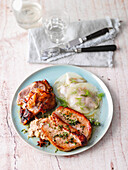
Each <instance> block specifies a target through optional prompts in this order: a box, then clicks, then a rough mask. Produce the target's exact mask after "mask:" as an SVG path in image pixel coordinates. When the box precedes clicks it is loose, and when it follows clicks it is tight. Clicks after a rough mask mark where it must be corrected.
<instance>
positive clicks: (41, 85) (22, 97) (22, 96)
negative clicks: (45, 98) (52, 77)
mask: <svg viewBox="0 0 128 170" xmlns="http://www.w3.org/2000/svg"><path fill="white" fill-rule="evenodd" d="M37 88H38V89H41V90H43V91H46V92H52V87H51V86H50V84H49V83H48V81H47V80H42V81H35V82H33V83H32V84H30V85H29V86H27V87H26V88H24V89H23V90H21V91H20V92H19V94H18V98H17V104H18V105H23V104H24V101H26V98H27V96H28V94H29V93H30V92H31V91H32V90H34V89H37Z"/></svg>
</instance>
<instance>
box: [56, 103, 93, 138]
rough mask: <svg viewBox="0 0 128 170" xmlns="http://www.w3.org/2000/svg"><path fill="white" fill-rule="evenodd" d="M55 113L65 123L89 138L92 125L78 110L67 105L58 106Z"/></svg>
mask: <svg viewBox="0 0 128 170" xmlns="http://www.w3.org/2000/svg"><path fill="white" fill-rule="evenodd" d="M55 113H56V114H57V115H58V116H59V117H60V118H61V119H62V120H63V121H64V122H66V123H68V124H70V125H71V126H72V127H73V128H76V129H77V130H78V131H79V132H80V133H82V134H84V135H85V136H86V138H87V140H89V139H90V137H91V133H92V127H91V123H90V121H89V120H88V119H87V118H86V117H85V116H84V115H83V114H82V113H80V112H77V111H75V110H73V109H70V108H68V107H62V106H60V107H58V108H57V109H56V110H55Z"/></svg>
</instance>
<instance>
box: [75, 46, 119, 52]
mask: <svg viewBox="0 0 128 170" xmlns="http://www.w3.org/2000/svg"><path fill="white" fill-rule="evenodd" d="M116 49H117V47H116V45H102V46H96V47H88V48H81V50H80V49H77V52H102V51H115V50H116Z"/></svg>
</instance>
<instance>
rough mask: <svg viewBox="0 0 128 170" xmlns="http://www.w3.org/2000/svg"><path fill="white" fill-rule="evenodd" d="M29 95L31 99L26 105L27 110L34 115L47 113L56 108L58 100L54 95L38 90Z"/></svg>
mask: <svg viewBox="0 0 128 170" xmlns="http://www.w3.org/2000/svg"><path fill="white" fill-rule="evenodd" d="M31 93H32V95H31ZM29 94H30V96H31V97H30V99H29V100H28V102H27V103H26V108H27V109H28V110H29V111H30V112H32V113H33V114H34V115H37V113H39V112H42V113H45V112H46V111H47V110H51V109H53V108H54V107H55V104H56V100H55V95H54V93H52V92H50V93H49V92H46V91H43V90H41V89H36V90H34V91H31V92H30V93H29Z"/></svg>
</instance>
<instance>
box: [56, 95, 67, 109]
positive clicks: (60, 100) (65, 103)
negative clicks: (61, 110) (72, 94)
mask: <svg viewBox="0 0 128 170" xmlns="http://www.w3.org/2000/svg"><path fill="white" fill-rule="evenodd" d="M57 100H58V101H59V103H60V106H63V107H68V103H67V102H66V101H65V100H64V99H61V98H58V97H57Z"/></svg>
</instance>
